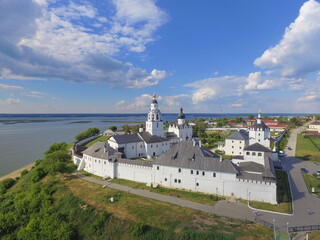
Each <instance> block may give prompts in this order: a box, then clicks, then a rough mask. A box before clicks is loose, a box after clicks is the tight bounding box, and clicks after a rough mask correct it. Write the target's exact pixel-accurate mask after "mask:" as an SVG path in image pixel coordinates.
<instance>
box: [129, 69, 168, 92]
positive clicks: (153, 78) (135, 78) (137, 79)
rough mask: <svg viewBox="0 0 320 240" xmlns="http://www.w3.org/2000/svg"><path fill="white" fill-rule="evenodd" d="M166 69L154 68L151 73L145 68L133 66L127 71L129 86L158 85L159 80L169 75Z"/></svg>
mask: <svg viewBox="0 0 320 240" xmlns="http://www.w3.org/2000/svg"><path fill="white" fill-rule="evenodd" d="M167 75H168V74H167V73H166V71H161V70H157V69H153V70H152V71H151V73H150V74H147V72H146V71H145V70H142V69H138V68H131V69H129V71H128V73H127V79H128V87H129V88H143V87H149V86H153V85H157V84H158V83H159V81H160V80H161V79H163V78H166V77H167Z"/></svg>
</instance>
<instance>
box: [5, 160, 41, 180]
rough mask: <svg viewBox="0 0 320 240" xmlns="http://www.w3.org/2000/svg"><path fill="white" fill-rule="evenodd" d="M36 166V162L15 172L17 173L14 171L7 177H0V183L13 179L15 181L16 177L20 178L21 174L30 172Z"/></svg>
mask: <svg viewBox="0 0 320 240" xmlns="http://www.w3.org/2000/svg"><path fill="white" fill-rule="evenodd" d="M34 164H35V162H33V163H30V164H28V165H26V166H24V167H22V168H19V169H18V170H15V171H13V172H11V173H9V174H7V175H5V176H2V177H0V181H1V180H3V179H5V178H13V179H14V178H16V177H20V175H21V172H22V171H23V170H24V169H27V170H30V169H31V168H32V167H33V166H34Z"/></svg>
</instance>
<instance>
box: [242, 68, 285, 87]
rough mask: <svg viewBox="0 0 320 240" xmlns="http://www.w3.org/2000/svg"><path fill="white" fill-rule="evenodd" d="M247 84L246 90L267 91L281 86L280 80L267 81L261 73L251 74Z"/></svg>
mask: <svg viewBox="0 0 320 240" xmlns="http://www.w3.org/2000/svg"><path fill="white" fill-rule="evenodd" d="M247 82H248V83H247V85H245V86H244V90H265V89H272V88H276V87H278V86H279V85H281V80H280V79H277V80H275V79H267V78H266V77H265V76H262V74H261V72H254V73H250V74H249V76H248V78H247Z"/></svg>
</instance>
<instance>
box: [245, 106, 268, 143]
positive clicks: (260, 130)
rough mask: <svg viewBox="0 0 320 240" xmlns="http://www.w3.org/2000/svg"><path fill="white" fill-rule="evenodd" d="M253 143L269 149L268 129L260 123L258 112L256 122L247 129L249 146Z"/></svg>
mask: <svg viewBox="0 0 320 240" xmlns="http://www.w3.org/2000/svg"><path fill="white" fill-rule="evenodd" d="M254 143H259V144H261V145H263V146H265V147H267V148H270V128H269V127H268V126H267V125H266V124H265V123H264V122H263V121H262V119H261V112H260V111H259V113H258V118H257V121H256V122H255V123H254V124H253V125H252V126H250V127H249V145H251V144H254Z"/></svg>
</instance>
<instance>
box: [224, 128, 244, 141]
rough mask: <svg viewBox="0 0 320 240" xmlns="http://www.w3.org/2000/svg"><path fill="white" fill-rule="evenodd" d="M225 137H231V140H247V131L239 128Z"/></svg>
mask: <svg viewBox="0 0 320 240" xmlns="http://www.w3.org/2000/svg"><path fill="white" fill-rule="evenodd" d="M226 139H233V140H248V139H249V134H248V132H247V131H245V130H243V129H241V130H239V131H236V132H234V133H232V134H231V135H230V136H228V137H227V138H226Z"/></svg>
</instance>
